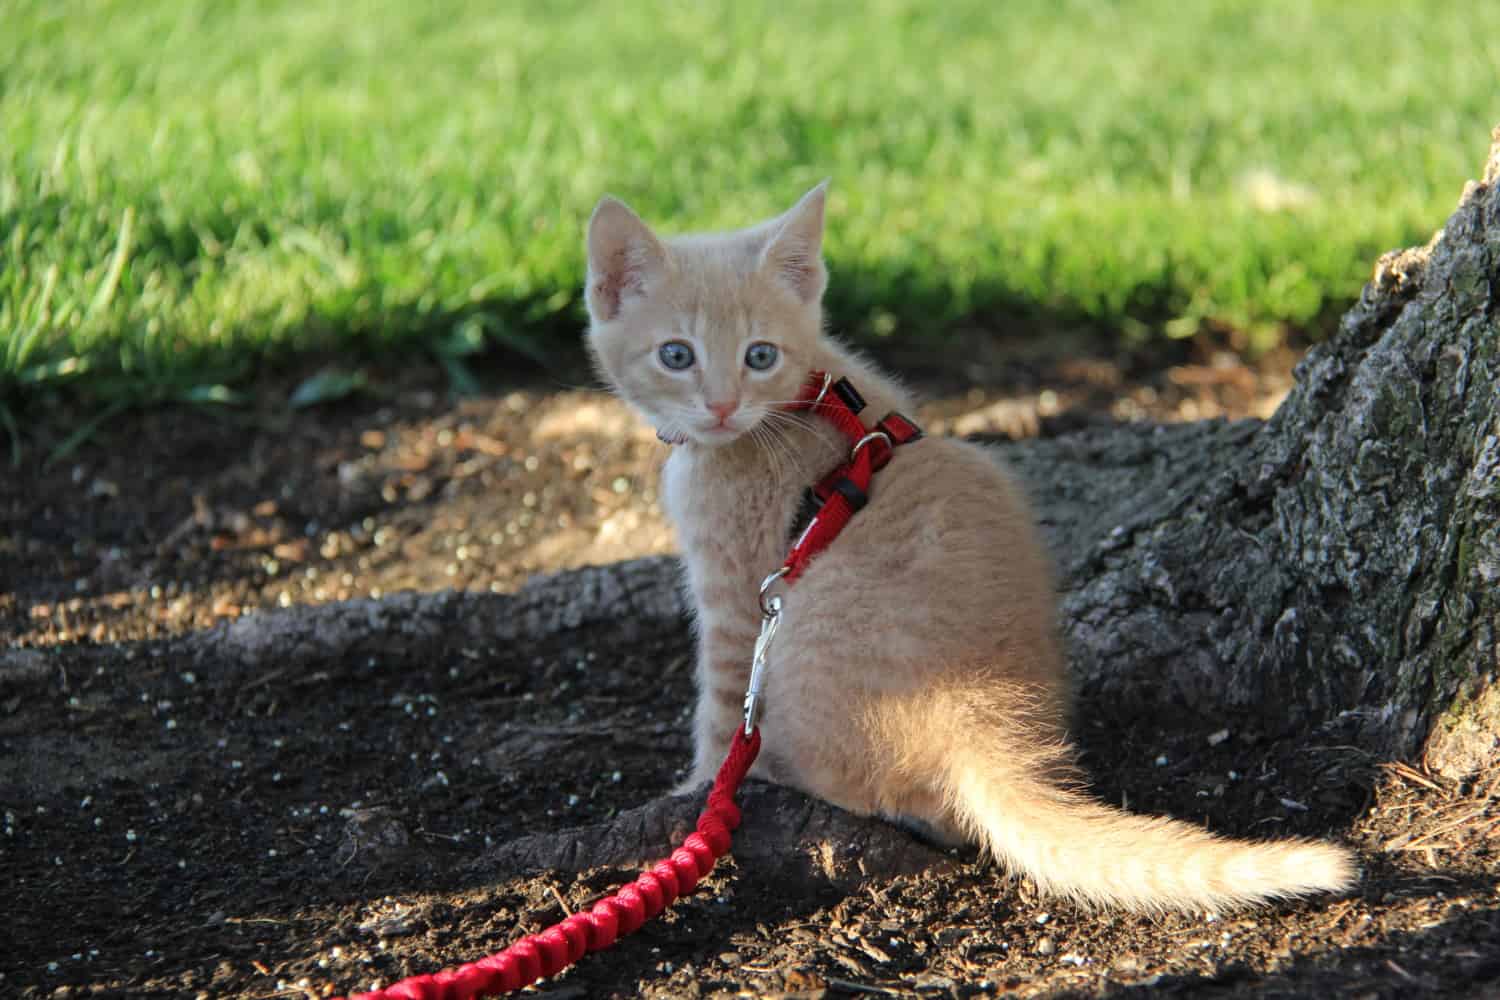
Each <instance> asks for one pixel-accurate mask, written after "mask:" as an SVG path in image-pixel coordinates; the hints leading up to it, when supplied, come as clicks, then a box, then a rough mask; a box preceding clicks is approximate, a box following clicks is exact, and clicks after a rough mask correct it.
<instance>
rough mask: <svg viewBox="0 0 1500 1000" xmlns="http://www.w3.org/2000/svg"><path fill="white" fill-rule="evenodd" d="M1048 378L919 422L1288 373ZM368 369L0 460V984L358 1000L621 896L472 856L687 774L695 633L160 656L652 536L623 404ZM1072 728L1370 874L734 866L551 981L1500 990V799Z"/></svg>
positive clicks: (696, 988)
mask: <svg viewBox="0 0 1500 1000" xmlns="http://www.w3.org/2000/svg"><path fill="white" fill-rule="evenodd" d="M1062 353H1063V352H1062V351H1061V350H1060V349H1059V348H1058V346H1057V345H1056V344H1052V345H1050V346H1049V345H1038V346H1036V347H1035V348H1034V349H1033V350H1032V351H1031V352H1030V353H1029V354H1023V356H1022V358H1021V360H1020V361H1019V362H1016V361H1015V360H1014V358H1015V354H1014V353H1012V354H1010V355H1007V360H1006V362H1005V364H1004V365H1003V366H1002V365H999V364H996V363H994V362H993V361H991V360H988V359H986V357H985V356H984V354H983V352H980V351H968V350H965V351H962V352H958V354H957V355H955V356H962V357H963V359H964V360H963V362H962V363H960V362H958V361H956V360H948V361H944V360H943V359H939V360H938V361H936V362H933V361H931V359H928V362H927V364H926V366H925V369H924V370H923V371H922V372H920V377H921V378H922V380H923V382H924V383H926V384H928V385H930V386H933V387H936V388H937V389H938V390H939V391H940V392H943V393H945V394H946V398H945V399H944V400H943V401H941V402H939V403H936V404H934V405H932V406H931V407H929V408H928V409H927V410H925V411H924V417H925V418H926V419H927V421H928V422H929V424H930V425H932V426H934V427H937V428H939V429H946V430H948V431H956V432H960V433H972V432H982V431H989V432H994V431H1001V432H1006V433H1012V434H1038V433H1039V434H1055V433H1061V432H1064V431H1067V430H1069V429H1072V428H1074V427H1077V426H1080V425H1083V424H1087V423H1090V422H1092V421H1097V420H1108V419H1135V418H1149V419H1184V418H1187V419H1193V418H1198V417H1203V416H1213V415H1219V414H1227V415H1231V416H1244V415H1255V414H1263V413H1265V412H1266V411H1267V409H1268V407H1270V406H1273V405H1274V400H1275V399H1276V398H1279V394H1280V393H1281V392H1282V391H1284V389H1285V386H1286V384H1287V378H1288V376H1287V367H1288V365H1287V363H1286V359H1281V361H1279V362H1276V363H1273V364H1271V365H1269V366H1267V367H1264V368H1262V369H1259V370H1255V369H1250V368H1246V367H1244V366H1243V365H1240V364H1239V363H1237V362H1235V361H1233V360H1232V359H1227V358H1225V357H1223V356H1216V355H1214V354H1212V352H1203V353H1200V355H1198V356H1193V355H1192V354H1187V355H1185V356H1184V357H1183V358H1180V359H1178V360H1179V361H1181V362H1182V363H1181V364H1178V365H1176V366H1175V367H1171V368H1166V367H1164V368H1161V369H1158V370H1152V369H1150V368H1144V369H1143V368H1139V367H1133V366H1131V365H1126V364H1122V363H1120V362H1119V361H1118V360H1116V359H1112V358H1109V357H1105V356H1102V355H1099V354H1097V353H1095V354H1092V355H1090V354H1087V353H1079V354H1077V356H1075V357H1072V358H1071V359H1068V360H1059V357H1060V355H1061V354H1062ZM376 382H377V385H378V387H379V393H378V394H377V395H374V396H368V395H367V396H364V397H360V398H357V399H355V400H353V401H349V402H345V403H340V404H336V405H332V406H328V407H323V408H317V409H313V410H308V411H296V412H289V411H287V410H286V409H285V406H284V404H283V402H282V401H283V400H284V399H285V398H286V394H287V392H288V390H289V388H290V386H291V385H292V382H291V381H288V380H275V381H271V382H268V383H267V384H266V385H265V386H264V387H263V392H262V393H261V395H260V402H259V403H258V404H257V405H255V406H254V407H252V408H249V409H247V410H242V411H236V412H213V411H196V410H187V409H182V408H178V409H172V410H165V411H158V412H155V413H150V414H145V415H137V416H131V417H128V418H124V419H121V420H119V421H116V422H115V424H114V425H112V426H110V427H108V428H106V429H104V430H103V431H101V432H100V433H99V434H98V435H97V436H96V437H95V438H93V439H92V440H91V441H89V442H88V443H86V444H85V445H84V446H83V447H82V448H81V449H79V450H78V451H77V452H75V453H73V454H72V455H70V456H69V457H67V458H65V459H63V460H61V461H57V462H54V463H53V464H52V465H51V466H50V467H47V468H43V467H42V465H41V462H40V458H41V457H42V456H45V455H46V454H47V453H48V452H49V450H50V449H51V448H53V447H55V446H56V444H58V443H59V442H60V441H61V439H62V437H63V434H64V432H63V431H60V432H58V434H57V436H56V437H55V438H50V437H49V436H48V432H47V431H45V430H42V431H37V432H34V433H33V436H32V437H31V439H30V441H29V451H28V455H30V456H31V457H32V460H28V461H26V462H23V464H22V466H21V467H20V468H19V469H16V470H6V471H5V472H4V473H0V475H3V476H4V477H5V478H4V479H3V480H0V482H3V485H0V519H3V520H0V526H3V532H0V637H3V640H4V645H3V646H0V806H3V811H4V816H3V822H4V829H3V834H0V892H3V898H4V900H5V903H4V906H3V918H0V995H18V996H25V997H33V996H105V995H111V996H112V995H132V996H140V995H172V996H178V995H186V996H193V995H208V996H245V997H278V996H287V997H301V996H309V997H323V996H329V995H332V994H335V993H345V992H352V991H355V990H362V989H368V988H371V987H373V986H374V985H375V984H377V983H379V984H389V983H391V982H392V981H394V980H396V979H399V978H401V977H402V976H405V975H410V974H415V973H418V972H424V971H432V970H435V969H437V968H440V967H443V966H445V965H452V964H457V963H458V962H460V961H466V960H471V959H473V958H477V957H479V956H481V955H483V954H486V953H488V952H491V951H494V950H497V949H499V948H501V947H503V946H504V945H505V944H507V943H508V942H510V941H511V940H514V939H515V938H516V937H517V936H519V935H521V934H523V933H526V932H529V931H535V930H538V929H540V928H541V927H542V926H544V925H546V924H549V923H551V922H553V921H555V920H557V919H559V918H560V917H561V916H563V915H564V908H565V907H566V908H573V909H576V908H579V907H581V906H584V905H587V904H588V903H590V902H591V901H592V900H594V899H596V898H598V897H599V896H601V895H603V894H604V893H605V892H607V891H608V890H610V889H611V888H612V887H613V886H615V885H618V884H619V883H621V882H623V881H624V880H626V879H628V878H630V877H632V872H631V871H628V870H621V869H602V870H594V871H591V872H587V873H585V874H584V875H583V876H581V877H575V876H572V875H562V874H557V873H540V874H535V875H533V876H531V877H516V878H508V879H503V880H496V878H495V877H493V876H492V875H486V874H484V872H485V866H484V859H485V858H486V856H487V855H488V854H489V853H490V852H491V850H492V848H494V847H495V846H497V845H501V844H504V843H506V842H507V841H510V840H513V839H515V838H517V837H519V836H521V835H523V834H534V833H539V832H547V831H556V832H557V833H558V836H560V837H565V836H568V834H567V833H566V832H565V831H567V830H569V829H571V828H574V827H577V826H580V825H585V824H589V823H596V822H599V821H601V820H603V819H606V818H607V817H609V816H611V815H612V814H614V813H615V812H617V811H619V810H622V809H626V808H629V807H632V806H635V805H638V804H641V803H643V802H646V801H648V800H649V799H651V798H652V797H654V796H657V795H659V794H661V793H662V792H663V791H664V790H665V789H666V788H667V787H668V786H669V785H671V784H672V783H673V782H674V781H675V780H676V778H677V777H678V776H679V775H680V768H681V765H682V764H683V763H684V762H685V760H686V757H687V753H688V736H687V731H686V725H685V720H686V717H687V711H688V706H689V703H690V699H691V675H692V671H691V668H690V667H691V651H690V640H689V637H688V635H687V633H686V630H685V629H674V630H670V631H669V632H668V634H663V635H660V636H658V637H655V638H652V639H647V640H644V641H640V642H636V643H633V644H629V645H625V646H621V645H620V644H618V643H598V642H593V641H591V636H590V635H589V634H587V633H573V634H565V635H563V636H560V637H555V638H552V639H547V640H543V641H539V642H534V643H526V644H518V643H502V642H498V641H497V642H495V643H492V644H483V645H477V646H476V645H474V644H471V643H463V642H459V641H445V640H442V639H439V640H437V641H435V642H434V643H432V644H430V648H424V649H423V650H422V655H420V656H413V655H409V654H404V653H403V654H400V655H382V642H381V637H380V636H379V635H372V636H370V641H369V643H368V645H367V646H366V647H364V648H363V649H361V650H360V651H359V652H358V654H357V655H355V654H351V655H349V656H347V657H344V658H342V659H340V660H338V661H337V662H329V663H326V664H323V665H321V666H320V667H319V668H318V669H314V670H307V669H303V668H301V667H298V668H296V669H290V668H288V667H285V666H280V667H278V666H276V665H265V664H260V665H257V666H254V667H246V666H244V665H238V664H232V663H214V662H209V663H203V662H198V661H196V660H195V661H186V660H184V659H183V658H181V657H180V656H179V655H178V654H177V652H176V651H177V650H178V649H180V648H181V644H180V643H176V642H175V639H176V638H177V637H181V636H184V635H188V634H191V633H194V632H197V631H200V630H202V629H205V628H207V627H209V626H211V625H212V624H214V623H215V622H217V621H221V620H224V619H229V618H234V617H237V616H239V615H241V614H243V613H246V612H249V611H252V610H255V609H259V608H267V607H274V606H277V605H290V604H301V603H314V602H327V601H336V600H341V599H346V598H349V597H352V596H365V597H368V596H376V597H380V596H382V595H387V594H390V593H393V592H395V591H398V590H405V589H419V590H426V591H433V590H440V589H444V588H466V589H470V590H493V591H500V592H504V591H510V590H513V589H515V588H516V587H517V586H518V585H519V584H520V582H522V581H523V580H524V579H525V578H526V577H527V576H528V575H529V574H531V573H535V572H539V571H553V570H558V569H563V568H568V567H573V566H580V565H584V564H588V563H597V562H606V561H611V560H616V559H623V558H628V557H633V556H637V555H644V554H650V553H656V552H663V551H668V550H669V549H670V537H669V536H668V535H667V533H666V532H665V530H664V529H663V528H662V527H661V524H660V520H659V516H658V512H657V510H656V506H655V496H654V493H653V492H652V490H653V485H654V465H655V463H656V462H658V461H659V459H660V455H661V450H660V446H659V445H657V444H656V443H655V442H654V440H653V439H652V438H651V437H650V434H649V432H648V431H641V430H638V429H636V428H635V427H634V426H633V425H632V424H631V423H630V421H629V419H628V417H627V416H626V415H625V414H624V413H623V411H622V410H621V409H620V408H619V407H618V406H617V405H616V404H614V403H613V402H611V401H609V400H607V399H604V398H601V397H597V396H594V395H592V394H588V393H585V392H583V391H580V390H559V389H558V388H557V387H556V386H548V385H536V384H532V385H530V386H520V387H516V388H511V389H508V390H506V391H497V392H494V393H491V394H487V395H485V396H482V397H479V398H475V399H470V400H467V401H462V402H455V401H453V400H451V399H450V398H449V397H448V395H447V393H446V391H445V390H444V386H443V384H442V383H441V382H440V381H438V380H437V379H436V378H435V377H434V376H432V375H430V374H424V373H422V372H407V373H402V374H399V375H387V376H385V377H383V378H377V379H376ZM55 416H56V415H54V419H55ZM75 426H76V425H75ZM458 633H459V630H457V629H455V634H458ZM1079 716H1080V718H1082V719H1084V720H1087V721H1086V722H1085V724H1084V727H1083V731H1082V733H1081V739H1082V741H1083V744H1084V750H1085V758H1084V761H1085V764H1086V765H1087V766H1088V768H1089V770H1090V772H1091V774H1092V775H1093V776H1094V778H1095V780H1096V787H1097V789H1098V791H1099V793H1100V794H1101V795H1103V796H1105V797H1106V798H1108V799H1110V800H1112V801H1123V802H1126V803H1127V804H1128V805H1129V807H1130V808H1132V809H1136V810H1141V811H1161V812H1170V813H1172V814H1174V815H1178V816H1181V817H1184V818H1190V819H1193V820H1196V821H1200V822H1204V823H1206V824H1208V825H1209V826H1211V827H1213V828H1214V829H1218V830H1223V831H1228V832H1231V833H1235V834H1241V835H1261V834H1292V833H1295V834H1306V835H1316V836H1332V837H1336V838H1342V839H1345V840H1347V841H1348V842H1350V843H1351V844H1353V845H1354V846H1356V847H1357V848H1358V849H1359V850H1360V852H1361V856H1362V860H1363V863H1364V866H1365V877H1364V879H1363V881H1362V882H1361V884H1360V886H1359V888H1358V889H1357V890H1356V892H1355V893H1353V894H1352V895H1351V896H1349V897H1347V898H1342V899H1327V898H1325V899H1317V900H1313V901H1310V902H1305V903H1298V904H1286V905H1281V906H1276V907H1271V908H1268V909H1264V910H1259V911H1253V912H1250V913H1246V914H1235V915H1228V916H1222V917H1219V918H1218V919H1215V920H1205V919H1204V918H1201V917H1175V916H1174V917H1162V918H1147V917H1135V916H1126V915H1121V914H1111V913H1102V914H1101V913H1089V912H1086V911H1083V910H1080V909H1078V908H1077V907H1074V906H1071V905H1067V904H1063V903H1060V902H1057V901H1055V900H1047V899H1043V898H1038V896H1037V895H1036V893H1035V892H1034V890H1033V889H1032V887H1031V886H1030V885H1029V884H1028V883H1027V882H1025V881H1024V880H1023V881H1019V882H1017V881H1012V880H1008V879H1006V878H1004V877H1003V876H1002V875H1001V874H1000V873H998V872H997V871H996V870H995V869H994V868H993V867H992V866H990V865H989V864H986V863H982V862H979V861H977V860H976V859H975V858H973V857H972V856H969V855H958V856H956V857H955V862H956V863H955V865H954V866H953V869H952V870H951V871H948V872H943V873H930V874H926V875H921V876H909V877H903V878H896V879H887V880H876V881H875V882H873V883H871V884H869V885H867V886H865V887H864V888H863V889H860V890H858V891H857V892H854V893H853V894H846V895H838V894H834V893H832V892H828V891H824V892H817V893H811V894H809V893H805V892H798V891H795V889H794V888H793V887H787V886H781V885H774V884H773V885H765V884H759V885H758V884H747V881H746V880H744V879H742V878H740V877H738V876H737V874H736V870H735V867H734V865H733V863H732V862H728V863H721V866H720V868H719V869H718V870H717V871H716V872H715V873H714V875H713V876H711V877H710V878H709V879H708V880H707V883H706V885H705V886H704V887H703V888H700V889H699V890H698V891H697V892H696V893H694V894H693V895H692V896H690V897H688V898H687V899H685V900H683V901H682V902H680V903H679V904H678V905H677V906H676V907H675V908H674V909H673V910H672V911H670V912H669V914H668V915H666V916H665V917H664V918H663V919H659V920H657V921H654V922H652V923H651V924H648V925H647V926H646V927H645V928H644V929H643V930H642V931H641V932H640V933H639V934H637V935H635V936H634V937H632V938H629V939H626V940H624V941H622V942H621V943H620V944H619V945H617V946H616V947H614V948H613V949H611V950H609V951H607V952H603V953H600V954H598V955H594V956H590V957H589V958H588V959H586V960H585V961H584V962H583V963H582V964H581V965H579V966H577V967H576V968H575V969H573V970H571V971H569V972H567V973H565V974H563V975H562V976H560V977H558V978H557V979H556V980H553V981H550V982H547V983H544V984H542V986H541V987H540V988H539V989H540V991H541V994H540V995H549V996H554V997H564V996H565V997H596V996H597V997H605V996H619V997H630V996H650V997H677V996H700V995H702V996H766V995H796V996H825V995H826V996H858V995H865V996H932V997H943V996H987V995H997V994H1015V995H1024V996H1036V995H1046V996H1105V995H1109V996H1114V995H1126V994H1140V995H1156V994H1173V995H1195V996H1198V995H1201V996H1228V995H1255V996H1297V997H1330V996H1350V997H1397V996H1401V997H1405V996H1415V995H1451V996H1479V995H1500V889H1497V878H1496V876H1497V874H1500V785H1497V783H1496V782H1495V781H1493V780H1489V781H1479V782H1476V783H1474V784H1471V785H1462V786H1459V785H1454V784H1452V783H1449V782H1445V781H1441V780H1438V779H1436V778H1433V777H1431V776H1430V775H1427V774H1425V773H1424V772H1422V771H1420V770H1418V769H1414V768H1411V767H1408V766H1406V765H1396V764H1391V763H1388V762H1381V761H1378V760H1373V759H1371V758H1369V757H1368V756H1367V755H1366V754H1365V753H1364V752H1362V751H1361V750H1360V749H1359V748H1358V747H1354V746H1348V745H1343V744H1341V743H1340V742H1339V741H1338V740H1337V739H1336V738H1335V737H1334V736H1332V735H1331V734H1329V735H1328V736H1326V737H1325V736H1320V735H1318V734H1314V735H1312V736H1310V737H1305V738H1302V739H1298V740H1288V739H1285V738H1280V739H1274V738H1271V737H1269V736H1267V735H1265V734H1262V733H1260V732H1258V731H1256V730H1255V729H1253V728H1249V727H1247V726H1245V725H1242V724H1240V723H1239V722H1238V721H1237V720H1235V719H1233V718H1228V717H1225V718H1195V717H1182V716H1177V717H1171V718H1157V719H1145V718H1120V717H1118V716H1117V714H1115V713H1112V711H1111V708H1110V706H1107V705H1092V704H1084V705H1082V706H1081V709H1080V712H1079ZM669 846H670V845H668V844H665V843H663V844H661V845H660V848H661V849H662V850H663V851H664V850H665V849H667V848H668V847H669ZM1487 991H1488V992H1487Z"/></svg>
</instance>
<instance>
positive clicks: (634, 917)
mask: <svg viewBox="0 0 1500 1000" xmlns="http://www.w3.org/2000/svg"><path fill="white" fill-rule="evenodd" d="M759 752H760V730H759V729H755V730H752V731H751V733H750V735H749V736H746V735H745V732H744V730H743V729H741V728H738V727H736V729H735V733H734V743H733V745H731V746H730V748H729V755H728V756H727V757H725V758H724V763H723V764H722V765H721V766H720V767H719V774H718V777H716V778H715V779H714V786H713V789H712V791H710V792H709V793H708V806H707V808H705V809H704V810H703V813H702V814H701V815H700V816H699V817H698V828H697V830H696V831H695V832H693V833H691V834H689V835H688V836H687V839H686V840H684V841H683V845H682V846H681V847H679V848H677V850H675V851H673V852H672V855H671V857H669V858H666V859H664V860H662V861H658V862H657V863H656V864H655V865H653V866H652V868H651V869H650V870H649V871H646V872H643V873H642V874H641V876H640V877H639V878H637V879H636V880H635V881H634V882H632V883H630V884H629V885H627V886H625V887H624V888H622V889H620V890H619V891H618V892H616V893H615V894H614V895H613V896H610V897H608V898H607V899H603V900H600V901H599V902H598V903H595V904H594V906H593V908H592V909H590V910H589V911H588V912H586V913H575V914H573V915H572V916H571V917H569V918H568V919H566V920H564V921H562V922H561V923H557V924H553V925H552V926H551V927H549V928H547V929H546V930H544V931H542V932H541V933H540V934H533V935H531V936H530V937H526V938H522V939H521V940H520V941H517V942H516V943H515V944H513V945H511V946H510V947H509V948H506V949H505V950H504V951H500V952H496V953H495V954H493V955H490V956H489V957H487V958H481V959H480V960H479V961H477V962H470V963H469V964H468V965H461V966H459V967H458V968H457V969H450V970H446V971H443V972H439V973H436V974H432V975H425V976H413V977H412V978H410V979H403V980H401V982H399V983H396V984H394V985H391V986H387V987H386V988H385V989H382V990H375V991H374V992H372V993H358V994H355V995H353V996H352V997H350V1000H474V998H477V997H484V996H493V995H495V994H498V993H508V992H510V991H511V990H518V989H520V988H521V987H523V986H530V985H531V984H532V983H534V982H536V981H537V980H538V979H540V978H542V977H544V976H555V975H557V974H558V973H559V972H561V971H562V970H563V969H565V968H567V967H568V966H569V965H572V964H573V963H574V962H576V961H578V960H579V959H580V958H582V957H583V956H584V954H585V953H586V952H590V951H600V950H602V949H604V948H608V947H609V946H610V945H612V944H614V943H615V939H616V938H619V937H623V936H624V935H626V934H631V933H633V932H635V931H636V930H638V929H640V926H641V924H643V923H645V922H646V921H647V920H650V919H651V918H652V917H654V916H656V915H657V914H658V913H660V912H661V911H662V910H664V909H665V908H666V907H668V906H669V905H671V903H672V901H673V900H675V899H676V898H677V897H678V896H682V895H685V894H687V893H689V892H691V891H692V890H693V887H694V886H696V885H697V884H698V880H699V879H701V878H702V877H703V876H705V875H707V874H708V873H709V872H710V871H712V870H713V867H714V864H715V862H717V861H718V860H719V858H721V857H723V856H724V854H725V853H727V852H728V850H729V842H730V835H731V833H732V831H734V830H735V829H736V828H737V827H738V826H739V825H740V807H739V806H738V805H736V804H735V801H734V798H735V795H736V794H737V793H738V792H739V789H740V783H741V782H742V781H744V780H745V773H746V772H747V771H749V770H750V765H751V764H753V763H754V762H755V755H756V754H757V753H759Z"/></svg>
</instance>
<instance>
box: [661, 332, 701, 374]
mask: <svg viewBox="0 0 1500 1000" xmlns="http://www.w3.org/2000/svg"><path fill="white" fill-rule="evenodd" d="M656 356H657V357H658V358H661V363H662V364H664V365H666V366H667V367H668V368H670V369H672V370H673V371H674V372H680V371H682V370H683V369H684V368H691V367H693V349H692V348H691V347H689V346H688V345H687V344H685V343H683V342H682V341H680V340H669V341H667V342H666V343H665V344H662V345H661V346H660V347H658V348H657V349H656Z"/></svg>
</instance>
